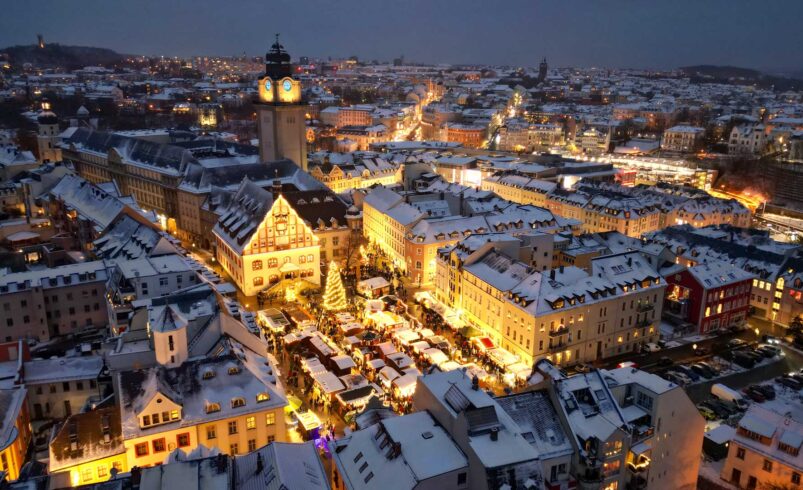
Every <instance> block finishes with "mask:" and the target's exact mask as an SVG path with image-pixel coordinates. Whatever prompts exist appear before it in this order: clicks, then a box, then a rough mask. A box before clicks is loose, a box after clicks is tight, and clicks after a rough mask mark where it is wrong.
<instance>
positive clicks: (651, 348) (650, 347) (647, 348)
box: [641, 342, 661, 352]
mask: <svg viewBox="0 0 803 490" xmlns="http://www.w3.org/2000/svg"><path fill="white" fill-rule="evenodd" d="M641 350H642V351H644V352H658V351H660V350H661V346H660V345H658V344H656V343H655V342H650V343H647V344H644V345H643V346H642V348H641Z"/></svg>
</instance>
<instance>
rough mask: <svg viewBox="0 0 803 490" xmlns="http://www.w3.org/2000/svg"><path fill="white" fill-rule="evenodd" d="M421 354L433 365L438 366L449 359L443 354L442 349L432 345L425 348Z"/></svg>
mask: <svg viewBox="0 0 803 490" xmlns="http://www.w3.org/2000/svg"><path fill="white" fill-rule="evenodd" d="M423 356H424V358H425V359H426V360H427V361H429V363H430V364H431V365H433V366H439V365H441V364H442V363H444V362H447V361H448V360H449V357H448V356H447V355H446V354H444V353H443V351H441V350H440V349H436V348H434V347H430V348H429V349H427V350H425V351H424V352H423Z"/></svg>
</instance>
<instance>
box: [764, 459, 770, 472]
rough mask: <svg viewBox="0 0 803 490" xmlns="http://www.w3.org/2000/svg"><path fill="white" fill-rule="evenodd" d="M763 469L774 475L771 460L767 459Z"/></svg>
mask: <svg viewBox="0 0 803 490" xmlns="http://www.w3.org/2000/svg"><path fill="white" fill-rule="evenodd" d="M761 469H762V470H764V471H766V472H768V473H772V461H770V460H769V459H765V460H764V464H763V465H762V466H761Z"/></svg>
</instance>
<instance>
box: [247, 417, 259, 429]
mask: <svg viewBox="0 0 803 490" xmlns="http://www.w3.org/2000/svg"><path fill="white" fill-rule="evenodd" d="M245 428H246V429H256V428H257V418H256V417H253V416H252V417H248V418H246V419H245Z"/></svg>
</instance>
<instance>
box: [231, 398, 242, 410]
mask: <svg viewBox="0 0 803 490" xmlns="http://www.w3.org/2000/svg"><path fill="white" fill-rule="evenodd" d="M244 406H245V398H240V397H238V398H232V399H231V408H239V407H244Z"/></svg>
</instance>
